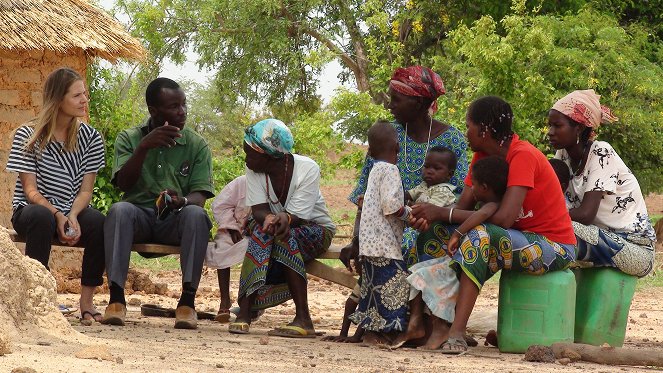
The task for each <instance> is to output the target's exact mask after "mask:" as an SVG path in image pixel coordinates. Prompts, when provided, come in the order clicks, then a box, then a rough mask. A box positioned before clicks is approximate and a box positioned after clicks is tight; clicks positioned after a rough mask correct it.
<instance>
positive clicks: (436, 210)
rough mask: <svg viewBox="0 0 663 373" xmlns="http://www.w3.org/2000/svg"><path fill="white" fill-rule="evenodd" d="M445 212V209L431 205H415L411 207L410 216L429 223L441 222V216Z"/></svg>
mask: <svg viewBox="0 0 663 373" xmlns="http://www.w3.org/2000/svg"><path fill="white" fill-rule="evenodd" d="M445 211H447V212H448V209H447V208H446V207H439V206H435V205H434V204H432V203H417V204H415V205H414V206H412V216H414V217H415V218H416V219H424V220H426V221H429V222H432V221H438V220H442V218H441V215H442V213H443V212H445Z"/></svg>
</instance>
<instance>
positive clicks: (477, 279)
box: [417, 223, 575, 289]
mask: <svg viewBox="0 0 663 373" xmlns="http://www.w3.org/2000/svg"><path fill="white" fill-rule="evenodd" d="M457 227H458V225H445V224H442V223H434V224H433V225H432V226H431V227H430V229H429V230H427V231H426V232H421V234H420V235H419V238H418V240H417V250H418V251H419V252H420V253H424V254H434V253H439V252H444V251H445V250H446V244H447V242H448V241H449V238H450V237H451V233H453V231H454V229H456V228H457ZM574 260H575V245H573V244H560V243H556V242H553V241H551V240H549V239H548V238H546V237H544V236H542V235H539V234H536V233H531V232H521V231H518V230H515V229H504V228H502V227H499V226H497V225H494V224H481V225H478V226H476V227H475V228H473V229H470V230H469V231H468V232H467V234H465V236H463V238H462V239H461V241H460V245H459V248H458V250H457V251H456V253H455V254H454V255H453V258H452V260H451V267H452V268H453V269H455V270H456V272H459V273H460V271H462V272H464V273H465V274H466V275H467V276H468V277H469V278H470V279H471V280H472V281H473V282H474V283H475V284H476V285H477V287H478V288H479V289H481V287H482V286H483V284H484V283H485V282H486V281H487V280H488V279H489V278H491V277H492V276H493V275H494V274H495V273H497V272H498V271H499V270H501V269H505V270H509V271H518V272H525V273H529V274H532V275H542V274H544V273H547V272H551V271H561V270H564V269H566V268H568V267H569V265H570V264H571V263H572V262H573V261H574ZM433 286H434V285H433Z"/></svg>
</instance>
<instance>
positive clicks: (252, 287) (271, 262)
mask: <svg viewBox="0 0 663 373" xmlns="http://www.w3.org/2000/svg"><path fill="white" fill-rule="evenodd" d="M247 230H248V232H250V234H251V235H250V236H249V237H248V241H249V243H248V247H247V248H246V255H245V256H244V262H243V263H242V273H241V275H240V279H239V298H241V297H244V296H248V295H251V294H253V293H257V294H256V299H255V301H254V303H253V306H252V307H251V309H252V310H261V309H265V308H270V307H274V306H276V305H279V304H281V303H283V302H285V301H287V300H289V299H291V298H292V295H291V294H290V291H289V290H288V284H287V282H286V280H285V272H284V271H285V269H286V267H287V268H290V269H291V270H293V271H295V272H297V273H298V274H299V275H300V276H302V277H303V278H304V279H306V268H305V263H306V262H309V261H311V260H313V259H315V258H316V257H318V256H320V254H322V253H324V252H325V251H326V250H327V249H328V248H329V246H330V245H331V241H332V238H333V237H334V234H333V232H332V231H331V230H329V229H327V228H325V227H323V226H321V225H318V224H315V223H310V224H305V225H301V226H299V227H295V228H291V229H290V234H289V235H288V236H287V238H285V239H280V238H276V237H274V236H272V235H270V234H267V233H265V232H263V230H262V226H261V225H260V224H258V223H256V222H255V221H254V220H250V222H249V224H248V227H247Z"/></svg>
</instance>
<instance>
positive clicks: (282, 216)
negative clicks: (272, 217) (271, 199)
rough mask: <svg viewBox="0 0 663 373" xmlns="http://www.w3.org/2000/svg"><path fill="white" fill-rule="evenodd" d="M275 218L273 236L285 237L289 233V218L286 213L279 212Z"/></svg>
mask: <svg viewBox="0 0 663 373" xmlns="http://www.w3.org/2000/svg"><path fill="white" fill-rule="evenodd" d="M276 218H277V219H276V222H275V225H274V235H275V236H276V237H279V238H285V237H287V236H288V234H289V233H290V219H291V218H290V216H289V215H288V213H287V212H279V213H278V214H276Z"/></svg>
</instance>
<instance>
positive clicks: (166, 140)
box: [139, 122, 182, 150]
mask: <svg viewBox="0 0 663 373" xmlns="http://www.w3.org/2000/svg"><path fill="white" fill-rule="evenodd" d="M178 137H182V134H181V133H180V129H179V128H177V127H175V126H170V125H168V122H166V123H164V125H163V126H161V127H157V128H154V129H153V130H151V131H150V133H148V134H147V135H145V137H143V139H142V140H141V142H140V145H139V147H142V148H144V149H146V150H147V149H154V148H160V147H165V148H170V147H171V146H175V139H177V138H178Z"/></svg>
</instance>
